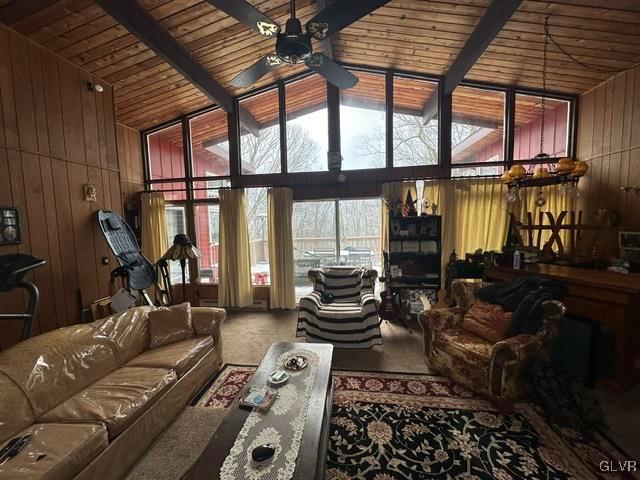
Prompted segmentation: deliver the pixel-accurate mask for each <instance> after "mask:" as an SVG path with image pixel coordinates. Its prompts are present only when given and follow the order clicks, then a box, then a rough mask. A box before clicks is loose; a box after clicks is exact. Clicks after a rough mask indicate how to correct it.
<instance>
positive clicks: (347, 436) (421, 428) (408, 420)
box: [197, 366, 633, 480]
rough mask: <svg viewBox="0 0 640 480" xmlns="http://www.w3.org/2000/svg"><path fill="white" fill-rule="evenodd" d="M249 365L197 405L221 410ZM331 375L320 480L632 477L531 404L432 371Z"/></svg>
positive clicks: (616, 454)
mask: <svg viewBox="0 0 640 480" xmlns="http://www.w3.org/2000/svg"><path fill="white" fill-rule="evenodd" d="M254 370H255V368H254V367H242V366H226V367H225V368H224V370H223V371H222V372H221V373H220V375H219V376H218V377H217V379H216V380H215V381H214V382H213V384H212V385H211V387H210V388H209V389H208V390H207V391H206V392H205V394H204V395H203V396H202V397H201V398H200V400H199V401H198V403H197V405H198V406H202V407H210V408H229V407H230V406H231V404H232V403H233V401H234V399H235V397H236V395H237V394H238V393H239V392H240V391H241V390H242V388H243V386H244V385H245V384H246V383H247V381H248V380H249V378H250V377H251V374H252V373H253V371H254ZM334 379H335V382H336V390H335V395H334V404H333V411H332V418H331V432H330V446H329V451H328V452H327V453H328V459H327V475H326V478H327V480H348V479H363V480H365V479H366V480H400V479H402V480H414V479H416V480H417V479H454V478H455V479H465V480H480V479H482V480H484V479H493V478H495V479H499V480H507V479H538V480H547V479H559V480H560V479H579V480H583V479H584V480H586V479H591V478H607V479H612V478H633V477H631V476H630V475H629V474H625V473H620V472H611V471H607V472H604V471H603V470H602V469H601V468H602V467H601V462H612V463H609V464H607V466H609V467H611V466H612V465H613V466H617V465H618V464H617V462H618V461H624V460H630V458H629V457H628V456H626V455H625V454H624V453H622V452H620V451H619V450H618V449H617V448H616V447H615V446H614V445H613V444H611V443H610V442H609V441H607V440H606V439H605V438H603V437H602V436H600V435H598V434H593V435H591V436H589V437H585V436H584V435H582V434H580V433H578V432H576V431H574V430H571V429H567V428H554V427H553V426H551V425H549V424H548V423H547V422H545V421H544V419H543V417H542V416H541V415H540V413H539V412H538V411H537V410H536V409H535V408H534V407H532V406H530V405H526V404H522V405H519V406H517V407H516V412H515V413H514V414H512V415H503V414H501V413H500V412H498V411H497V410H496V409H495V408H494V407H493V406H492V405H491V404H490V403H489V402H487V401H486V400H483V399H482V398H478V397H476V396H474V395H472V394H471V393H469V392H468V391H467V390H465V389H464V388H462V387H460V386H458V385H456V384H455V383H453V382H451V381H450V380H448V379H446V378H444V377H440V376H435V375H413V374H411V375H403V374H391V373H379V372H375V373H367V372H350V371H334ZM609 470H611V468H609ZM618 470H619V468H618Z"/></svg>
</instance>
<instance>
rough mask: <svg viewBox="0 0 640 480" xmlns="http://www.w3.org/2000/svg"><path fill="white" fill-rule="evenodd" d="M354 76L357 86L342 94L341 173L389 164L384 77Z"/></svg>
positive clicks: (368, 74) (375, 75)
mask: <svg viewBox="0 0 640 480" xmlns="http://www.w3.org/2000/svg"><path fill="white" fill-rule="evenodd" d="M352 73H354V74H355V75H356V76H357V77H358V80H359V81H358V83H357V84H356V86H355V87H352V88H350V89H348V90H342V91H341V92H340V149H341V150H342V169H343V170H355V169H363V168H381V167H384V166H385V164H386V155H385V152H386V142H385V138H386V134H385V132H386V125H385V118H386V115H385V79H384V75H381V74H376V73H366V72H357V71H356V72H352Z"/></svg>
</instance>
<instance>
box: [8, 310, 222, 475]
mask: <svg viewBox="0 0 640 480" xmlns="http://www.w3.org/2000/svg"><path fill="white" fill-rule="evenodd" d="M151 308H152V307H139V308H135V309H132V310H128V311H127V312H124V313H121V314H117V315H113V316H110V317H107V318H105V319H102V320H97V321H95V322H93V323H90V324H83V325H74V326H70V327H65V328H60V329H57V330H54V331H51V332H48V333H45V334H43V335H39V336H37V337H33V338H31V339H29V340H26V341H24V342H21V343H19V344H17V345H14V346H13V347H11V348H9V349H7V350H5V351H3V352H0V392H1V402H0V448H2V447H3V446H4V445H5V444H6V443H7V441H8V440H10V439H11V438H13V437H16V436H18V435H24V434H27V433H30V434H32V435H33V437H32V439H31V441H30V442H29V443H28V444H27V446H26V447H25V449H24V450H22V451H21V452H20V453H19V454H18V455H17V456H16V457H14V458H13V459H11V460H9V461H8V462H6V463H5V464H4V465H2V466H0V479H2V480H4V479H12V480H22V479H36V478H37V479H47V480H60V479H70V478H75V479H82V480H84V479H87V480H88V479H98V478H99V479H101V480H107V479H117V478H121V477H122V476H123V475H124V474H125V473H126V472H127V470H128V469H129V468H130V467H131V466H132V465H133V464H134V463H135V462H136V460H137V459H138V458H139V457H140V456H141V454H142V453H143V452H144V451H145V450H146V449H147V448H148V447H149V446H150V445H151V443H152V442H153V441H154V439H155V438H156V437H157V436H158V435H159V434H160V433H161V432H162V431H163V429H164V428H165V427H166V426H167V425H168V424H169V423H170V422H171V420H172V419H173V418H174V417H175V416H176V415H177V414H178V413H179V412H180V411H181V410H182V409H183V408H184V407H185V405H187V403H188V402H189V400H190V399H191V398H192V397H193V395H194V394H195V393H196V392H197V391H198V390H199V389H200V388H202V387H203V386H204V385H205V384H206V382H207V381H208V380H209V379H210V378H211V376H212V375H213V374H214V373H215V372H216V371H217V370H218V369H219V368H220V366H221V365H222V344H221V340H220V324H221V323H222V322H223V320H224V318H225V315H226V313H225V311H224V310H222V309H214V308H192V309H191V311H192V323H193V330H194V332H193V336H192V337H191V338H187V339H186V340H180V341H177V342H175V343H171V344H168V345H164V346H161V347H157V348H153V349H149V341H150V340H149V322H148V313H149V311H150V309H151Z"/></svg>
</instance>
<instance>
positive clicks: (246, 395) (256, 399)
mask: <svg viewBox="0 0 640 480" xmlns="http://www.w3.org/2000/svg"><path fill="white" fill-rule="evenodd" d="M276 396H277V393H276V392H275V391H274V390H272V389H270V388H268V387H260V388H257V387H246V388H245V389H244V391H243V392H242V395H241V397H240V405H242V406H244V407H252V408H257V409H258V410H268V409H269V407H271V404H272V403H273V401H274V399H275V398H276Z"/></svg>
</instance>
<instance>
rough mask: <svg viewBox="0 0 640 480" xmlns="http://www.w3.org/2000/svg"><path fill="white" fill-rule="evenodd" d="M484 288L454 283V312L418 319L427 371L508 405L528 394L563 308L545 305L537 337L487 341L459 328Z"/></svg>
mask: <svg viewBox="0 0 640 480" xmlns="http://www.w3.org/2000/svg"><path fill="white" fill-rule="evenodd" d="M486 285H488V283H483V282H476V283H472V282H465V281H462V280H454V281H453V283H452V285H451V289H452V293H451V295H452V297H453V299H454V301H455V302H456V306H455V307H453V308H443V309H433V310H425V311H423V312H422V313H420V315H419V316H418V322H419V323H420V326H421V327H422V330H423V333H424V353H425V356H426V360H427V363H428V365H429V366H430V367H431V368H432V369H433V370H436V371H437V372H439V373H441V374H443V375H445V376H447V377H449V378H451V379H452V380H454V381H456V382H458V383H460V384H461V385H463V386H465V387H467V388H468V389H469V390H472V391H475V392H478V393H481V394H483V395H484V396H486V397H488V398H489V399H490V400H492V401H495V402H496V403H497V404H502V405H505V404H506V405H508V404H510V403H511V402H513V401H515V400H517V399H519V398H522V397H523V396H525V395H526V393H527V383H528V382H527V378H526V377H527V368H528V367H529V365H530V364H531V361H532V360H533V359H534V358H535V357H537V356H538V355H545V353H546V352H547V350H548V346H549V344H550V343H551V341H552V340H553V337H554V336H555V334H556V332H557V324H558V320H559V319H560V317H561V316H562V315H563V314H564V305H563V304H562V303H560V302H558V301H555V300H550V301H547V302H545V303H544V304H543V315H544V323H543V327H542V328H541V329H540V330H539V331H538V333H537V334H535V335H530V334H520V335H516V336H514V337H509V338H506V339H504V340H500V341H498V342H495V343H494V342H491V341H489V340H485V339H484V338H481V337H479V336H477V335H475V334H473V333H471V332H468V331H466V330H464V329H463V328H462V322H463V318H464V314H465V313H466V312H467V310H468V309H469V307H470V306H471V305H473V303H474V302H475V301H476V292H477V291H478V289H480V288H481V287H483V286H486Z"/></svg>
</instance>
